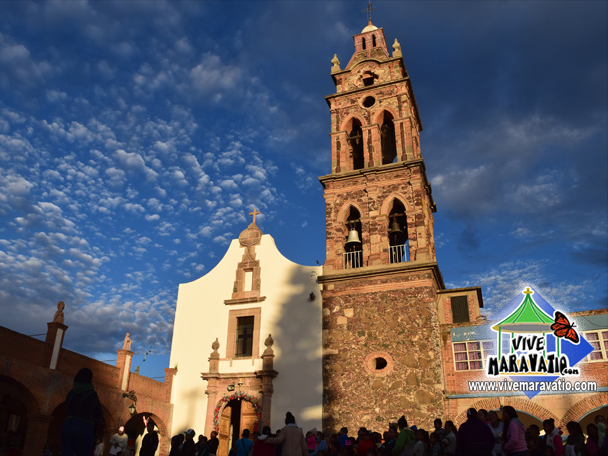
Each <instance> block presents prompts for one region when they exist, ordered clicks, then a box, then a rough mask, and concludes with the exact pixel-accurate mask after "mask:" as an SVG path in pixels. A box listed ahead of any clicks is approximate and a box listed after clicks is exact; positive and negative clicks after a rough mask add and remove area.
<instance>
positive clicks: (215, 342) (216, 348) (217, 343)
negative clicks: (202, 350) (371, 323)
mask: <svg viewBox="0 0 608 456" xmlns="http://www.w3.org/2000/svg"><path fill="white" fill-rule="evenodd" d="M211 348H213V352H212V353H211V356H213V355H217V356H219V355H220V354H219V352H218V351H217V350H218V349H219V348H220V341H219V340H218V338H217V337H216V338H215V341H214V342H213V343H212V344H211Z"/></svg>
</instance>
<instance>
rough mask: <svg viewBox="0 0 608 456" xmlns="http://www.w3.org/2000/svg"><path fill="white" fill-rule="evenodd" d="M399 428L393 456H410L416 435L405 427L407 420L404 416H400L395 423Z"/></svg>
mask: <svg viewBox="0 0 608 456" xmlns="http://www.w3.org/2000/svg"><path fill="white" fill-rule="evenodd" d="M397 426H399V435H398V436H397V441H396V442H395V447H394V448H393V452H392V455H393V456H410V455H411V454H412V450H413V449H414V444H415V443H416V434H415V433H414V431H412V430H411V429H410V428H409V427H408V426H407V420H406V419H405V416H403V415H402V416H401V418H399V420H398V421H397Z"/></svg>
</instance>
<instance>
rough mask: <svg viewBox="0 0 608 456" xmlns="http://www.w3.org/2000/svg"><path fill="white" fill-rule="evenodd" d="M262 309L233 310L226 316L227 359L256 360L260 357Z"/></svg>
mask: <svg viewBox="0 0 608 456" xmlns="http://www.w3.org/2000/svg"><path fill="white" fill-rule="evenodd" d="M261 321H262V309H261V308H260V307H253V308H249V309H234V310H231V311H230V312H229V314H228V340H227V345H226V358H227V359H243V358H249V359H251V358H253V359H256V358H258V357H259V356H260V353H259V351H260V323H261Z"/></svg>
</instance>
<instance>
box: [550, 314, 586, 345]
mask: <svg viewBox="0 0 608 456" xmlns="http://www.w3.org/2000/svg"><path fill="white" fill-rule="evenodd" d="M551 329H552V330H553V334H555V336H556V337H560V338H562V337H563V338H566V339H568V340H570V341H572V342H574V343H575V344H578V342H579V340H580V339H579V337H578V333H577V332H576V331H575V330H574V323H570V320H568V318H567V317H566V316H565V315H564V314H563V313H561V312H560V311H559V310H556V311H555V323H553V324H552V325H551Z"/></svg>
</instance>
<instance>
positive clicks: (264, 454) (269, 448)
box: [251, 426, 276, 456]
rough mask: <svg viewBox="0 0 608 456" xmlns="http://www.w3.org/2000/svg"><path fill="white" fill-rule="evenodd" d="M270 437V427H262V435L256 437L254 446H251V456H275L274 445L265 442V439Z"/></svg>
mask: <svg viewBox="0 0 608 456" xmlns="http://www.w3.org/2000/svg"><path fill="white" fill-rule="evenodd" d="M268 437H270V427H269V426H264V428H263V429H262V435H260V436H258V438H257V440H256V441H255V444H254V445H253V450H251V451H252V453H251V455H252V456H275V455H276V452H275V449H274V445H271V444H270V443H267V442H266V439H268Z"/></svg>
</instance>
